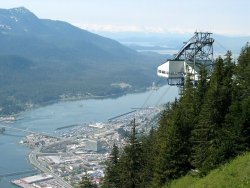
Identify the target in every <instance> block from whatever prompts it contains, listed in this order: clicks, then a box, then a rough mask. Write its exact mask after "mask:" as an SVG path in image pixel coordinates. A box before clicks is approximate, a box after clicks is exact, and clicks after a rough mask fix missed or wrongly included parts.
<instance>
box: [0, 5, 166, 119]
mask: <svg viewBox="0 0 250 188" xmlns="http://www.w3.org/2000/svg"><path fill="white" fill-rule="evenodd" d="M0 44H1V45H0V68H1V69H0V87H1V90H0V115H4V114H6V115H9V114H15V113H17V112H19V111H20V110H23V109H25V108H26V107H30V106H32V105H37V104H46V103H48V102H53V101H57V100H59V99H60V97H61V96H69V97H72V96H80V97H81V96H87V97H88V96H97V95H98V96H107V95H119V94H124V93H126V92H128V91H135V90H139V89H145V88H146V87H148V86H149V85H151V84H152V82H153V81H155V79H156V78H157V76H156V74H155V69H156V66H157V62H162V61H163V60H164V59H165V58H166V56H163V55H157V54H153V55H152V54H150V55H146V54H142V53H138V52H137V51H135V50H132V49H130V48H128V47H126V46H124V45H122V44H120V43H118V42H117V41H114V40H111V39H108V38H105V37H102V36H99V35H96V34H94V33H90V32H88V31H86V30H83V29H80V28H77V27H75V26H73V25H71V24H69V23H66V22H62V21H54V20H48V19H40V18H38V17H37V16H36V15H34V14H33V13H32V12H30V11H29V10H27V9H26V8H23V7H20V8H14V9H0ZM121 83H125V85H127V86H128V87H127V88H124V87H119V86H120V85H119V84H121Z"/></svg>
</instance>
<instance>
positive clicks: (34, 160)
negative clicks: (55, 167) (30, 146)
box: [29, 147, 73, 188]
mask: <svg viewBox="0 0 250 188" xmlns="http://www.w3.org/2000/svg"><path fill="white" fill-rule="evenodd" d="M41 148H42V147H38V148H37V149H35V150H33V151H32V152H31V153H30V154H29V161H30V163H31V164H32V165H34V166H35V167H36V168H37V169H39V170H40V171H42V172H45V173H48V174H50V175H52V176H53V177H54V178H55V180H56V181H57V182H58V183H59V184H60V185H61V186H63V187H65V188H73V187H72V186H71V185H70V184H69V183H67V182H66V181H64V180H63V179H62V178H61V177H60V176H58V175H57V174H55V173H53V172H52V171H51V170H49V169H47V168H46V167H45V166H43V165H42V164H41V163H39V161H38V160H37V154H38V153H39V152H40V150H41Z"/></svg>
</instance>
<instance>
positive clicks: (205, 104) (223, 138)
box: [102, 43, 250, 188]
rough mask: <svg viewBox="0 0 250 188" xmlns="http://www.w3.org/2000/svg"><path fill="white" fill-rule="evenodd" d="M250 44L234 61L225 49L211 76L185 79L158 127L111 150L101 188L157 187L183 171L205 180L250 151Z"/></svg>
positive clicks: (204, 72)
mask: <svg viewBox="0 0 250 188" xmlns="http://www.w3.org/2000/svg"><path fill="white" fill-rule="evenodd" d="M249 93H250V46H249V44H248V43H247V44H246V46H245V47H243V48H242V51H241V54H240V55H239V58H238V60H237V62H234V61H233V59H232V53H231V52H230V51H228V52H227V53H226V55H225V56H224V57H218V58H217V59H216V61H215V64H214V67H213V72H212V74H211V75H208V73H207V71H206V68H205V67H203V68H201V70H200V77H199V80H198V83H196V84H195V83H194V82H193V81H192V80H191V79H190V77H189V76H188V77H187V79H186V82H185V85H184V88H183V94H182V96H181V97H180V98H179V99H178V100H177V99H176V100H175V101H174V102H173V103H169V104H167V105H166V107H165V110H164V111H163V112H162V114H161V117H160V120H159V123H158V126H157V128H152V130H151V131H150V133H149V134H148V135H139V134H137V132H136V123H135V121H133V122H132V123H131V126H132V131H131V134H130V137H129V139H128V144H127V145H126V146H125V147H124V148H123V149H119V148H118V147H117V146H116V145H114V146H113V149H112V152H111V154H110V158H109V160H108V161H107V167H106V172H105V177H104V180H103V183H102V187H104V188H105V187H109V188H116V187H122V188H136V187H161V186H162V185H165V184H168V183H170V182H171V180H173V179H177V178H179V177H181V176H184V175H186V174H187V173H192V174H195V175H198V176H204V175H206V174H207V173H208V172H209V171H211V170H212V169H214V168H216V167H218V166H220V165H221V164H223V163H225V162H227V161H229V160H231V159H232V158H234V157H236V156H237V155H239V154H241V153H243V152H245V151H249V150H250V95H249Z"/></svg>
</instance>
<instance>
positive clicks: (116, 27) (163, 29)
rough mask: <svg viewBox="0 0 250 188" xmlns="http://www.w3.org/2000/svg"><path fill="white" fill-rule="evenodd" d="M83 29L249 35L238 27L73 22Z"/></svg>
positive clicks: (93, 30) (114, 31)
mask: <svg viewBox="0 0 250 188" xmlns="http://www.w3.org/2000/svg"><path fill="white" fill-rule="evenodd" d="M73 25H75V26H77V27H80V28H82V29H85V30H88V31H92V32H113V33H118V32H136V33H157V34H164V33H177V34H187V33H189V34H190V33H194V32H195V31H202V32H212V33H216V34H226V35H241V36H249V33H248V32H242V31H239V30H237V29H222V28H212V27H210V28H206V27H204V28H193V27H185V28H182V27H153V26H138V25H114V24H82V23H75V24H73Z"/></svg>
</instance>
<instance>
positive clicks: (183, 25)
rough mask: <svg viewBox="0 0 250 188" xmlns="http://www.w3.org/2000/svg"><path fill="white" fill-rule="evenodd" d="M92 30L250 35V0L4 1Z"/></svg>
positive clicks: (0, 2) (5, 4) (1, 2)
mask: <svg viewBox="0 0 250 188" xmlns="http://www.w3.org/2000/svg"><path fill="white" fill-rule="evenodd" d="M19 6H24V7H26V8H28V9H29V10H30V11H32V12H33V13H35V14H36V15H37V16H38V17H39V18H49V19H53V20H63V21H67V22H70V23H71V24H73V25H76V26H79V27H82V28H84V29H88V30H90V31H95V32H98V31H110V32H124V31H133V32H156V33H164V32H179V33H186V32H190V33H193V32H194V31H196V30H197V31H210V32H213V33H219V34H227V35H250V13H249V12H250V10H249V9H250V0H207V1H204V0H171V1H170V0H0V8H13V7H19Z"/></svg>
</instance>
